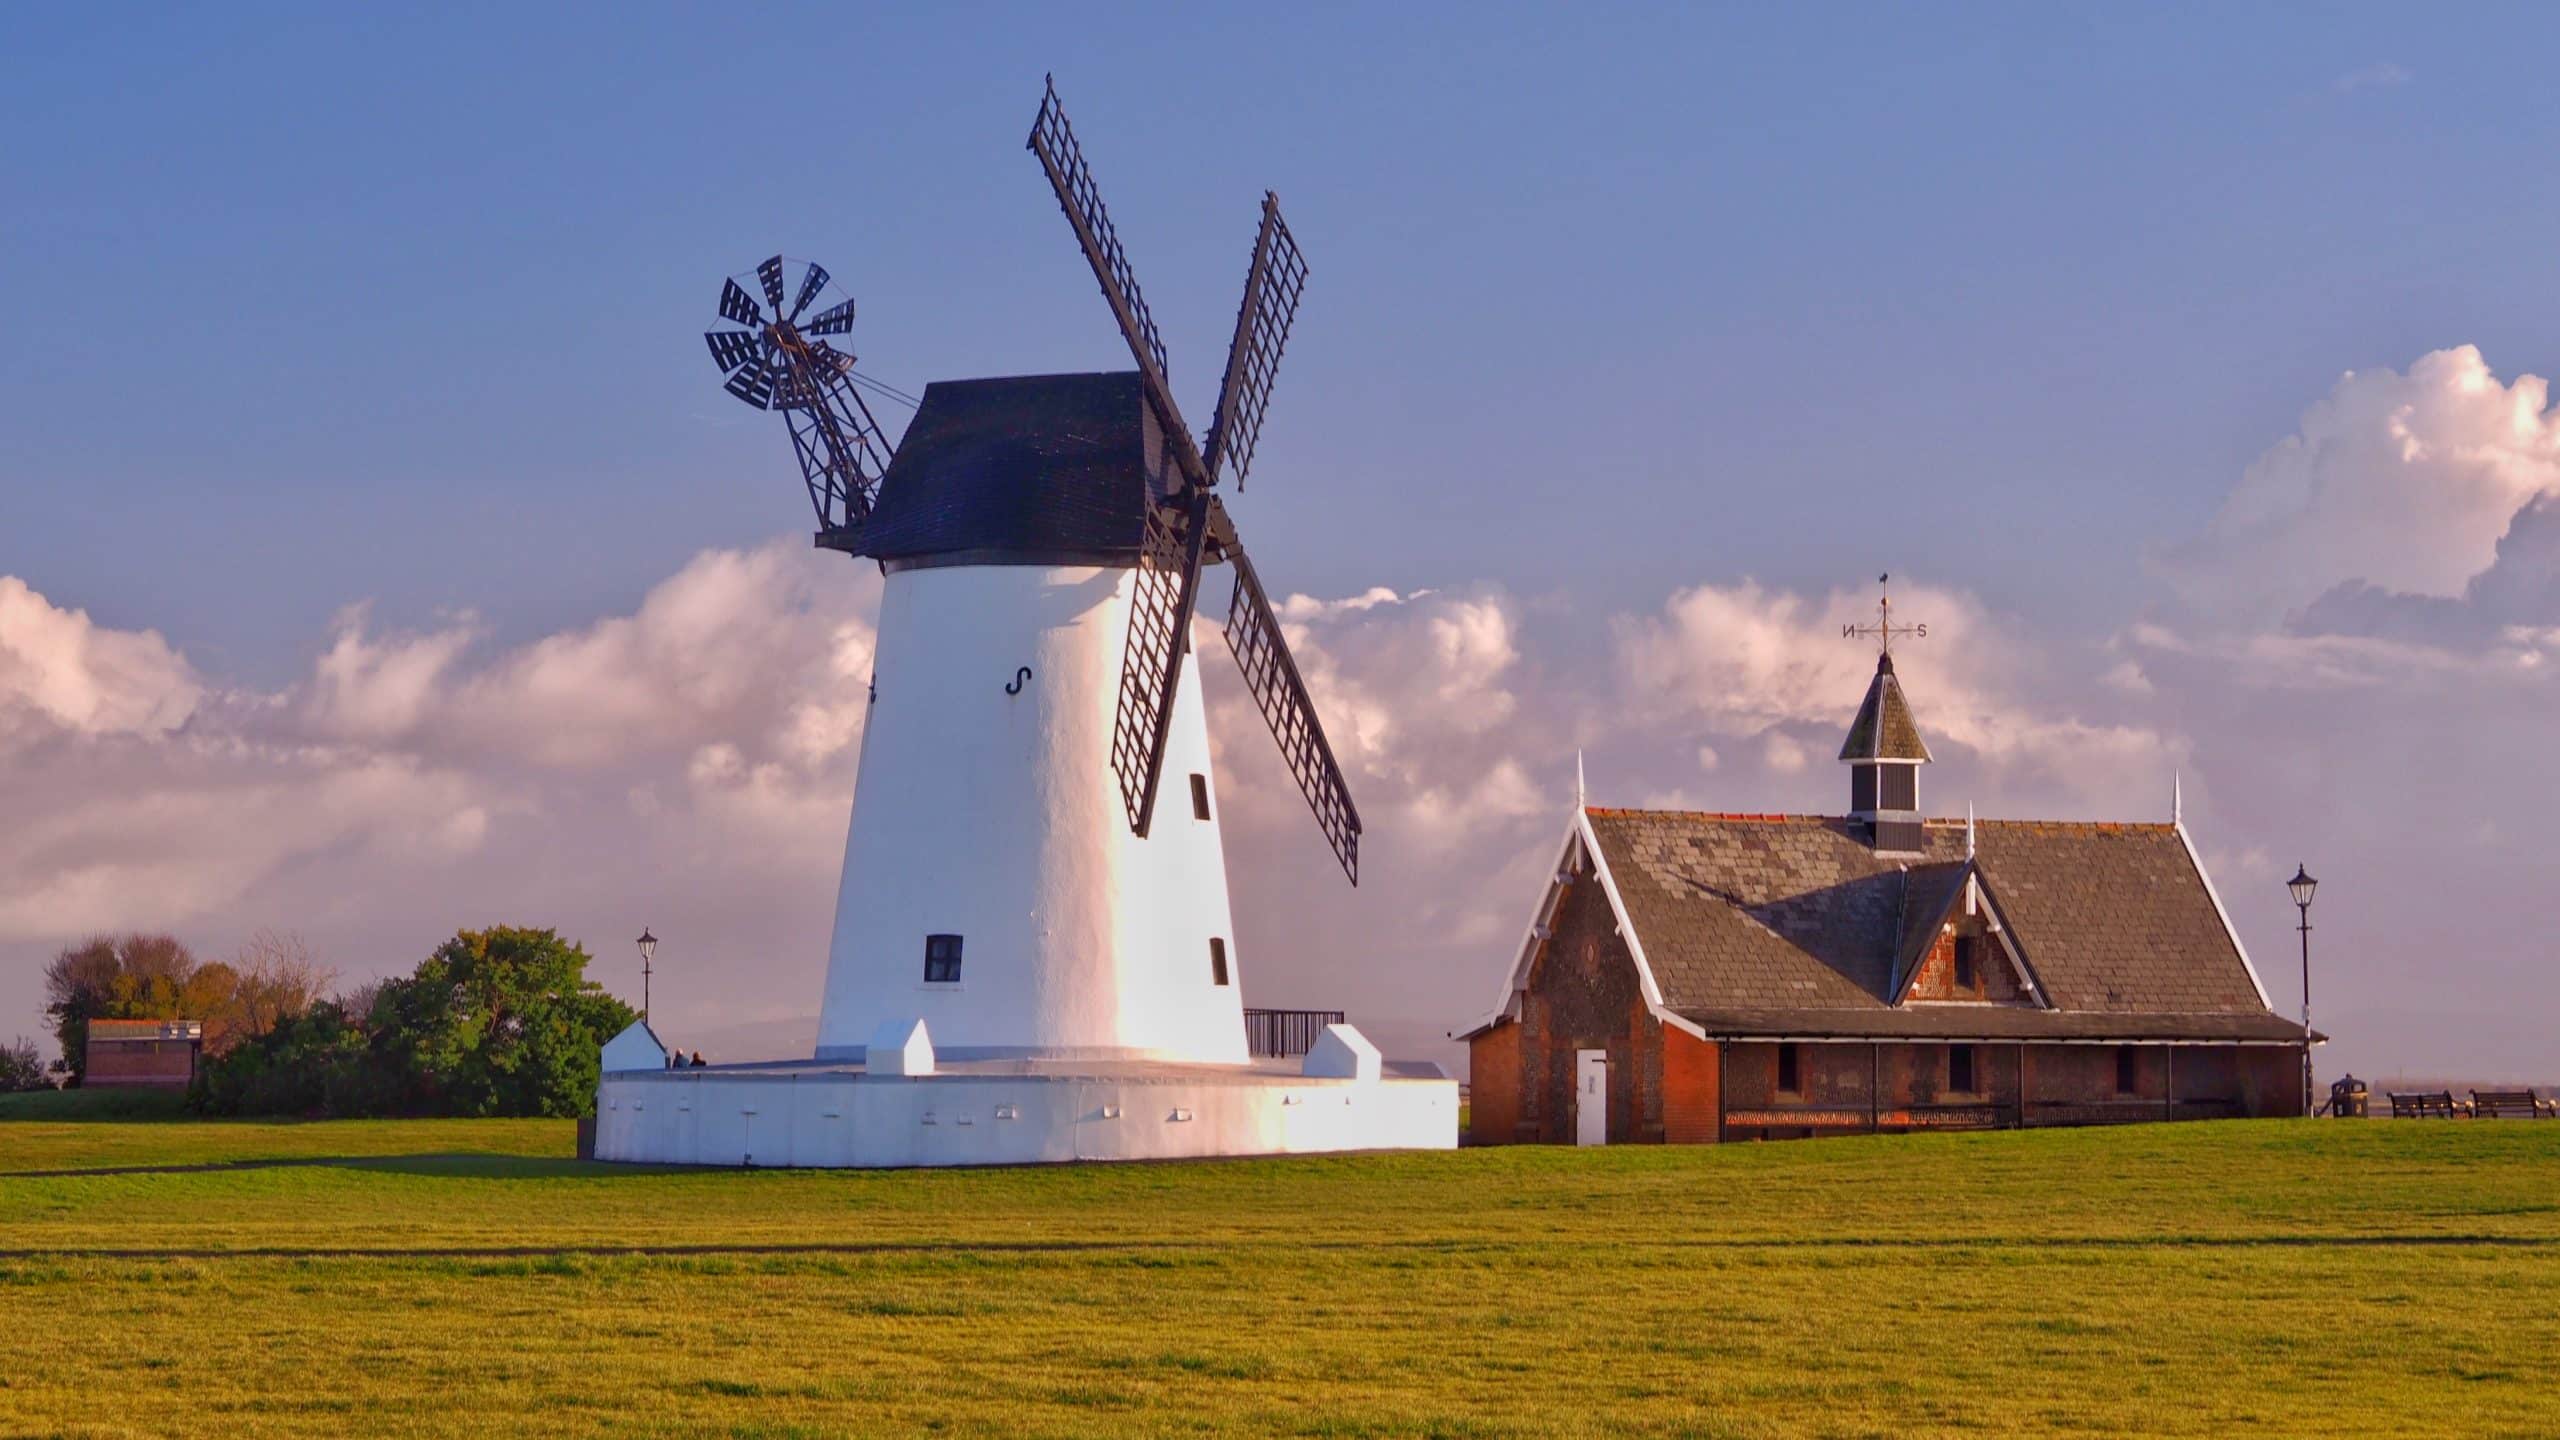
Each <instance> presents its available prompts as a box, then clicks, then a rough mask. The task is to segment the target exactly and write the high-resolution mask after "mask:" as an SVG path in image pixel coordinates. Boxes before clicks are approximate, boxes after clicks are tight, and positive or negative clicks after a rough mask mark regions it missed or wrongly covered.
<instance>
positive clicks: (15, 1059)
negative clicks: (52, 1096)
mask: <svg viewBox="0 0 2560 1440" xmlns="http://www.w3.org/2000/svg"><path fill="white" fill-rule="evenodd" d="M52 1088H53V1077H52V1076H50V1075H47V1074H45V1073H44V1057H43V1056H42V1055H39V1054H37V1053H36V1042H34V1041H33V1040H30V1039H28V1038H27V1037H26V1036H24V1035H21V1036H19V1037H18V1038H17V1039H16V1040H15V1041H13V1042H11V1043H9V1044H7V1045H0V1095H15V1094H17V1093H19V1092H20V1091H25V1090H50V1089H52Z"/></svg>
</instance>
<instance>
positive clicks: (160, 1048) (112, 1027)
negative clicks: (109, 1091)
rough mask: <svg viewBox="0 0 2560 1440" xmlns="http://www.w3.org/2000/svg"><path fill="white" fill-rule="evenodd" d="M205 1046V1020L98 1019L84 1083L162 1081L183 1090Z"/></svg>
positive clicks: (87, 1052) (102, 1085)
mask: <svg viewBox="0 0 2560 1440" xmlns="http://www.w3.org/2000/svg"><path fill="white" fill-rule="evenodd" d="M203 1050H204V1022H203V1021H201V1020H92V1021H90V1022H89V1043H88V1046H87V1048H86V1050H85V1051H83V1055H84V1056H85V1059H84V1062H83V1070H82V1073H81V1077H80V1083H81V1084H82V1085H85V1086H87V1087H89V1088H91V1089H106V1088H108V1087H111V1086H118V1085H156V1086H163V1087H166V1088H169V1089H174V1090H183V1089H185V1088H186V1087H187V1082H188V1081H190V1080H193V1079H195V1078H196V1057H197V1056H198V1055H199V1054H201V1053H202V1052H203Z"/></svg>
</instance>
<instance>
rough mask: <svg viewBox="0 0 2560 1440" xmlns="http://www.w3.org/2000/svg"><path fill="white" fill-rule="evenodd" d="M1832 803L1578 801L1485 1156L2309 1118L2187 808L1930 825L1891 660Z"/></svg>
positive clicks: (1473, 1047)
mask: <svg viewBox="0 0 2560 1440" xmlns="http://www.w3.org/2000/svg"><path fill="white" fill-rule="evenodd" d="M1840 758H1841V760H1842V762H1843V763H1844V764H1846V765H1848V766H1849V769H1850V812H1849V813H1848V814H1846V815H1840V816H1819V815H1735V814H1705V813H1699V812H1694V811H1663V810H1610V809H1599V808H1581V809H1578V810H1577V812H1576V813H1575V815H1574V817H1573V823H1572V825H1571V826H1570V827H1569V828H1568V830H1567V831H1566V834H1565V837H1564V843H1563V845H1562V847H1561V850H1560V852H1559V854H1558V856H1557V860H1556V865H1555V871H1554V874H1553V875H1552V877H1551V878H1550V879H1549V881H1548V883H1547V886H1546V893H1545V896H1544V898H1543V900H1542V901H1541V902H1540V904H1539V906H1538V908H1537V910H1536V912H1535V918H1534V919H1533V920H1532V922H1531V924H1530V927H1529V932H1528V935H1527V936H1526V938H1525V939H1524V941H1523V943H1522V945H1521V948H1520V951H1519V954H1518V957H1517V959H1516V960H1515V961H1514V962H1513V964H1512V965H1511V967H1510V970H1509V973H1508V974H1507V976H1506V977H1505V979H1504V982H1503V991H1502V996H1501V1003H1500V1005H1499V1006H1498V1007H1497V1008H1496V1009H1495V1010H1493V1011H1492V1012H1491V1013H1490V1014H1488V1015H1486V1016H1485V1017H1483V1018H1482V1019H1481V1020H1479V1021H1478V1022H1476V1024H1475V1025H1474V1026H1473V1027H1472V1028H1470V1029H1468V1030H1465V1031H1462V1032H1460V1038H1463V1039H1465V1040H1466V1041H1467V1042H1468V1046H1469V1052H1470V1060H1471V1063H1472V1069H1473V1074H1472V1077H1471V1082H1472V1083H1471V1093H1472V1117H1471V1121H1470V1136H1469V1138H1470V1139H1471V1140H1472V1141H1474V1142H1475V1143H1478V1144H1502V1143H1512V1142H1546V1143H1554V1144H1563V1143H1573V1142H1577V1141H1579V1142H1580V1143H1585V1144H1592V1143H1601V1142H1604V1141H1605V1142H1609V1143H1622V1142H1629V1141H1672V1142H1698V1141H1719V1140H1736V1139H1763V1138H1768V1139H1775V1138H1782V1137H1796V1136H1804V1135H1823V1134H1840V1133H1852V1132H1860V1131H1872V1130H1882V1131H1901V1130H1917V1129H1941V1128H1989V1127H1996V1126H2014V1125H2074V1124H2093V1123H2104V1122H2109V1121H2128V1120H2171V1119H2181V1120H2182V1119H2196V1118H2207V1117H2218V1116H2250V1115H2298V1114H2300V1113H2302V1084H2303V1081H2302V1076H2303V1046H2304V1043H2305V1042H2304V1036H2303V1031H2302V1029H2301V1027H2300V1026H2298V1025H2296V1024H2294V1023H2293V1022H2291V1021H2288V1020H2285V1019H2283V1018H2281V1017H2279V1016H2278V1015H2276V1014H2275V1013H2274V1012H2273V1011H2272V1010H2271V1009H2270V1008H2269V1006H2268V1004H2267V997H2266V992H2265V989H2264V988H2263V987H2262V986H2261V985H2260V984H2259V982H2258V977H2257V972H2256V971H2255V970H2254V969H2253V968H2252V967H2251V966H2250V964H2249V958H2248V955H2247V953H2246V952H2245V951H2244V950H2243V949H2242V948H2241V945H2240V940H2239V937H2238V935H2237V934H2235V933H2234V932H2233V930H2232V928H2231V924H2230V920H2229V918H2228V917H2227V916H2226V915H2225V914H2224V913H2223V910H2222V904H2221V901H2220V900H2219V899H2218V898H2216V896H2215V895H2214V892H2213V886H2212V882H2211V881H2210V880H2208V879H2207V878H2206V876H2205V872H2204V865H2203V862H2202V861H2201V860H2200V859H2199V858H2198V857H2197V855H2196V852H2195V847H2194V846H2193V844H2192V843H2190V842H2189V840H2188V838H2187V833H2186V829H2185V827H2184V825H2183V824H2182V823H2180V822H2179V821H2178V820H2177V819H2176V818H2174V817H2173V818H2172V820H2171V821H2170V822H2169V823H2167V824H2115V823H2088V822H2055V821H2016V820H1986V821H1982V822H1979V823H1976V822H1975V821H1973V820H1971V819H1970V818H1968V819H1964V820H1935V819H1925V818H1923V816H1922V814H1921V812H1920V809H1919V803H1918V793H1917V790H1918V787H1917V776H1918V771H1919V767H1920V766H1922V765H1924V764H1927V763H1928V761H1929V754H1928V747H1927V746H1926V745H1925V744H1924V743H1923V742H1922V740H1921V738H1920V732H1919V728H1918V726H1917V725H1916V724H1915V723H1914V722H1913V720H1912V716H1911V710H1910V706H1909V703H1908V701H1907V700H1906V699H1905V697H1904V696H1903V693H1902V688H1901V682H1900V681H1899V680H1898V679H1897V678H1896V677H1895V675H1894V673H1893V657H1892V655H1891V653H1890V652H1889V651H1888V652H1887V653H1886V654H1884V655H1883V656H1882V657H1881V658H1880V659H1879V660H1878V662H1877V666H1876V675H1875V679H1874V681H1873V683H1871V684H1870V685H1869V687H1868V690H1867V696H1866V700H1865V703H1864V704H1862V705H1861V706H1860V707H1859V710H1858V715H1857V719H1856V720H1855V721H1854V722H1853V723H1852V725H1851V726H1850V731H1849V737H1848V741H1847V743H1846V744H1844V745H1843V746H1842V747H1841V754H1840Z"/></svg>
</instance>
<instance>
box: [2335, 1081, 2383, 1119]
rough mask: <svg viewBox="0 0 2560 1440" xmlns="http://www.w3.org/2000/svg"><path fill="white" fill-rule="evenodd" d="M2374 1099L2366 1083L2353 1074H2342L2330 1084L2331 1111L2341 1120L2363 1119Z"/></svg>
mask: <svg viewBox="0 0 2560 1440" xmlns="http://www.w3.org/2000/svg"><path fill="white" fill-rule="evenodd" d="M2372 1101H2373V1097H2372V1095H2370V1094H2369V1093H2367V1091H2366V1089H2365V1083H2364V1082H2363V1081H2361V1080H2359V1079H2357V1078H2356V1077H2354V1076H2353V1075H2341V1076H2339V1077H2338V1078H2337V1079H2336V1080H2335V1081H2332V1082H2331V1083H2330V1086H2329V1113H2330V1114H2332V1115H2335V1116H2337V1117H2338V1118H2339V1119H2341V1120H2361V1119H2363V1118H2364V1117H2365V1112H2366V1107H2367V1106H2368V1105H2370V1104H2371V1103H2372Z"/></svg>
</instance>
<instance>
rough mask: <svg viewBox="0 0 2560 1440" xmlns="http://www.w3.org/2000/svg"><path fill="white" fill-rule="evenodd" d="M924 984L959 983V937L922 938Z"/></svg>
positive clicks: (929, 936) (938, 936) (930, 936)
mask: <svg viewBox="0 0 2560 1440" xmlns="http://www.w3.org/2000/svg"><path fill="white" fill-rule="evenodd" d="M924 983H926V984H927V985H957V984H959V983H960V937H959V936H957V935H927V936H926V937H924Z"/></svg>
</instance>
